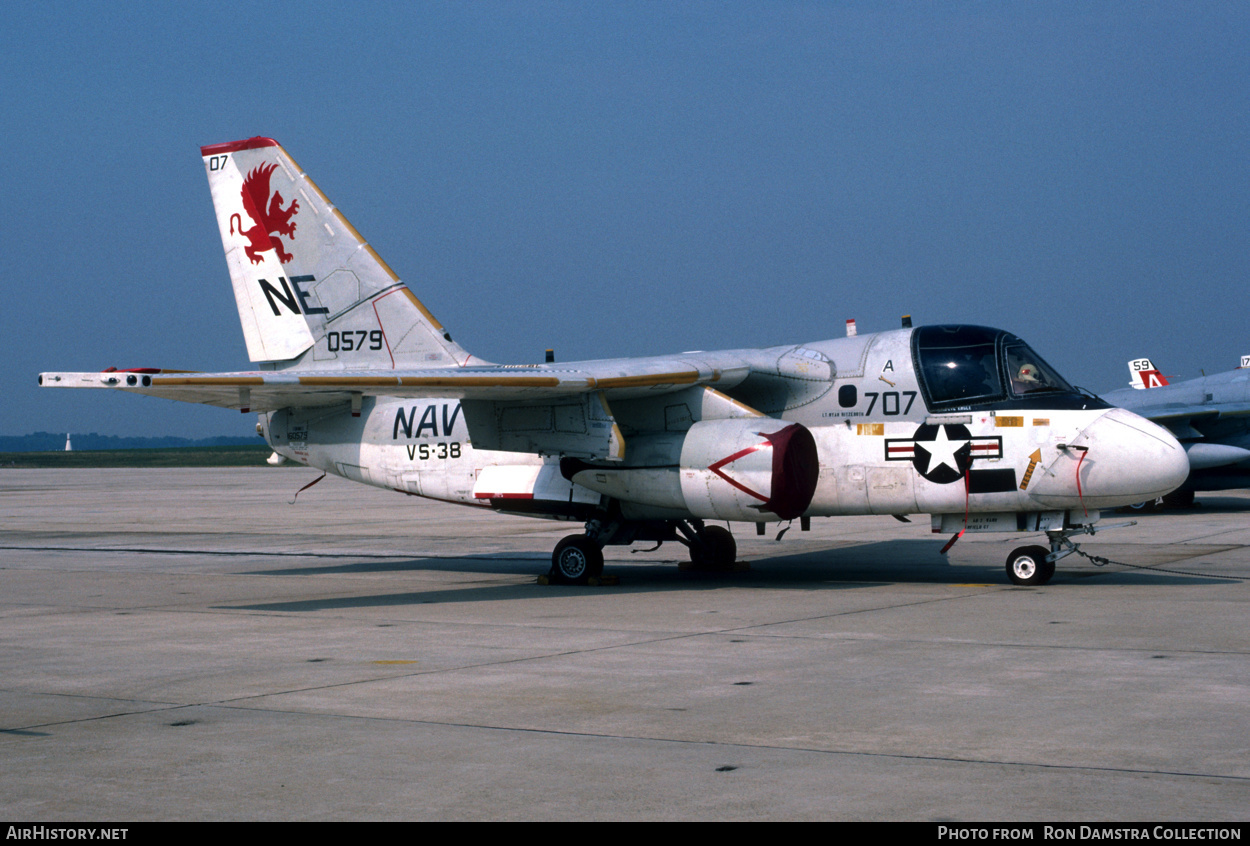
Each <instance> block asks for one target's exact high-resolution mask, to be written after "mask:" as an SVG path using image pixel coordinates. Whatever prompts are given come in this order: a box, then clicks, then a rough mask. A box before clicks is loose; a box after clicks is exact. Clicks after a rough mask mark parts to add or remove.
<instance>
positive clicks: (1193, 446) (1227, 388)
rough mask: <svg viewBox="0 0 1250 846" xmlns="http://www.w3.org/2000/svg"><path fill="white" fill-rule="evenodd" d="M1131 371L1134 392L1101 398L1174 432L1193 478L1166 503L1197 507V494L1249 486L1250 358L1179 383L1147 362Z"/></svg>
mask: <svg viewBox="0 0 1250 846" xmlns="http://www.w3.org/2000/svg"><path fill="white" fill-rule="evenodd" d="M1128 370H1129V384H1130V385H1131V386H1132V388H1133V390H1128V389H1122V390H1119V391H1112V392H1111V393H1109V394H1106V395H1105V396H1104V397H1103V398H1104V399H1105V400H1107V402H1109V403H1111V404H1113V405H1116V406H1119V407H1120V408H1127V409H1129V410H1130V411H1133V412H1135V413H1137V414H1140V415H1141V416H1142V417H1145V418H1147V419H1148V420H1153V421H1154V422H1156V423H1158V424H1159V425H1161V426H1165V427H1166V428H1168V429H1169V430H1171V432H1172V434H1174V435H1175V436H1176V437H1177V438H1178V439H1179V440H1180V442H1181V446H1183V447H1184V449H1185V452H1186V454H1187V455H1188V456H1189V471H1190V472H1189V478H1188V479H1186V480H1185V484H1184V485H1182V486H1181V487H1180V488H1178V489H1177V490H1175V491H1173V492H1172V493H1170V494H1166V495H1165V496H1163V497H1162V498H1161V500H1160V501H1161V503H1162V504H1164V505H1178V506H1188V505H1193V502H1194V492H1195V491H1223V490H1232V489H1235V488H1250V356H1247V355H1243V356H1242V357H1241V363H1240V364H1239V366H1238V367H1237V368H1236V369H1234V370H1229V371H1227V372H1225V373H1217V374H1215V375H1213V376H1204V377H1202V378H1200V379H1189V380H1187V381H1184V382H1178V383H1176V384H1171V383H1170V382H1169V381H1168V379H1167V377H1166V376H1164V375H1163V374H1162V373H1160V372H1159V369H1158V368H1157V367H1155V366H1154V364H1153V363H1151V361H1150V359H1148V358H1135V359H1133V360H1132V361H1130V362H1129V363H1128ZM1155 504H1156V501H1155V500H1147V501H1145V502H1142V503H1137V504H1135V506H1134V507H1136V508H1143V509H1150V508H1152V507H1154V505H1155Z"/></svg>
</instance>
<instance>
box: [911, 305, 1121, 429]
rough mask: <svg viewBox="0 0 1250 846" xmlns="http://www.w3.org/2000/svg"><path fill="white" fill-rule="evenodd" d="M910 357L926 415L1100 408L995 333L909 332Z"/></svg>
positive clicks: (965, 329) (971, 329) (1022, 346)
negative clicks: (957, 411) (982, 409)
mask: <svg viewBox="0 0 1250 846" xmlns="http://www.w3.org/2000/svg"><path fill="white" fill-rule="evenodd" d="M912 356H913V358H914V360H915V364H916V372H917V373H918V374H919V375H920V389H921V391H922V392H923V394H924V398H925V403H926V404H927V406H928V408H929V409H930V410H931V411H955V410H962V409H965V408H966V409H971V408H990V409H1017V408H1018V409H1028V408H1039V409H1040V408H1055V409H1065V408H1104V407H1106V404H1105V403H1103V402H1102V401H1101V400H1098V399H1096V398H1093V397H1091V396H1089V395H1087V394H1082V393H1081V392H1080V391H1078V390H1077V389H1076V388H1073V387H1072V386H1071V385H1069V384H1068V382H1067V381H1066V380H1065V379H1064V378H1063V377H1062V376H1060V375H1059V373H1058V372H1057V371H1056V370H1055V369H1054V368H1053V367H1051V366H1050V365H1049V364H1047V363H1046V362H1045V361H1044V360H1043V359H1042V357H1041V356H1039V355H1038V354H1037V353H1036V352H1034V351H1033V350H1032V348H1030V347H1029V345H1028V344H1026V343H1025V342H1024V341H1022V340H1020V339H1019V338H1017V337H1016V336H1015V335H1012V334H1011V333H1010V332H1004V331H1002V330H1001V329H990V328H987V327H985V326H922V327H920V328H919V329H916V330H915V331H914V332H912Z"/></svg>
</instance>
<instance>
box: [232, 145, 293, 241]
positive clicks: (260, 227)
mask: <svg viewBox="0 0 1250 846" xmlns="http://www.w3.org/2000/svg"><path fill="white" fill-rule="evenodd" d="M277 168H278V166H277V165H276V164H269V165H260V166H259V167H257V168H256V169H255V170H253V171H252V172H251V173H249V174H248V175H247V178H245V179H244V180H243V191H242V194H243V210H244V211H246V212H247V214H248V217H250V218H251V219H252V220H254V221H256V224H255V225H254V226H252V228H250V229H244V228H243V218H242V217H240V216H239V214H238V212H235V213H234V214H232V215H230V234H231V235H233V234H234V225H235V223H236V222H237V223H238V224H239V234H241V235H243V236H244V237H246V238H247V240H248V245H247V246H246V247H245V248H244V250H243V251H244V252H246V253H247V257H248V258H249V259H251V260H252V264H260V262H261V256H260V254H261V253H263V252H264V251H265V250H276V251H277V254H278V261H281V262H283V263H285V262H288V261H290V260H291V259H293V258H295V257H294V256H293V255H291V254H290V253H288V252H286V251H285V250H284V249H282V241H281V240H280V239H279V238H278V237H277V236H278V235H285V236H286V237H288V238H291V239H292V240H294V238H295V224H294V223H292V222H291V218H292V217H294V216H295V214H296V213H297V212H298V211H299V200H292V201H291V205H289V206H288V207H286V208H285V209H284V208H282V195H281V194H279V193H278V192H277V191H274V192H273V197H270V196H269V177H270V175H271V174H272V173H273V172H274V171H275V170H277ZM266 201H268V203H269V206H268V208H267V209H266V207H265V202H266Z"/></svg>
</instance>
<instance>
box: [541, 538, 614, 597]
mask: <svg viewBox="0 0 1250 846" xmlns="http://www.w3.org/2000/svg"><path fill="white" fill-rule="evenodd" d="M602 573H603V550H602V549H600V548H599V544H597V543H595V542H594V541H592V540H591V539H590V538H588V537H586V536H585V535H569V536H568V537H567V538H565V539H564V540H562V541H560V542H559V543H558V544H556V548H555V551H554V552H552V553H551V575H553V576H555V577H556V578H557V579H559V580H560V581H562V582H567V583H569V584H573V585H584V584H586V582H588V581H590V578H591V577H592V576H596V577H597V576H599V575H600V574H602Z"/></svg>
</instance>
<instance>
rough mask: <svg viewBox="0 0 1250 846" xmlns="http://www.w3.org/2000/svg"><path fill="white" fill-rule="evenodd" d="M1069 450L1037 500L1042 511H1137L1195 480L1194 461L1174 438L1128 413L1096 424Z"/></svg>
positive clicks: (1115, 414)
mask: <svg viewBox="0 0 1250 846" xmlns="http://www.w3.org/2000/svg"><path fill="white" fill-rule="evenodd" d="M1066 446H1067V449H1062V450H1060V451H1059V456H1058V457H1057V458H1056V459H1055V460H1054V462H1053V463H1052V464H1051V465H1050V466H1049V467H1048V468H1047V473H1046V477H1045V478H1044V479H1043V482H1042V484H1040V485H1038V486H1037V490H1036V491H1035V493H1034V494H1033V498H1034V499H1036V500H1037V501H1038V502H1039V503H1040V504H1042V505H1047V506H1051V507H1072V506H1073V505H1076V504H1077V503H1078V502H1080V503H1081V504H1083V505H1084V506H1085V507H1086V508H1115V507H1117V506H1121V505H1133V504H1134V503H1138V502H1143V501H1145V500H1149V499H1154V498H1156V497H1160V496H1163V495H1164V494H1166V493H1170V492H1171V491H1173V490H1175V489H1176V488H1178V487H1180V486H1181V484H1182V483H1183V482H1184V481H1185V477H1186V476H1188V475H1189V459H1188V458H1187V457H1186V455H1185V450H1184V449H1183V448H1182V447H1181V445H1180V442H1178V441H1177V440H1176V438H1174V437H1173V436H1172V433H1171V432H1169V431H1168V430H1167V429H1164V428H1163V427H1161V426H1156V425H1155V424H1154V423H1151V422H1150V421H1149V420H1146V419H1144V418H1142V417H1138V416H1137V415H1136V414H1133V413H1132V412H1131V411H1125V410H1124V409H1122V408H1113V409H1111V410H1110V411H1108V412H1107V413H1106V414H1104V415H1102V416H1101V417H1099V418H1097V419H1096V420H1094V421H1093V422H1092V423H1090V424H1089V425H1088V426H1086V427H1085V428H1084V429H1083V430H1082V431H1081V433H1080V434H1079V435H1077V436H1076V437H1075V438H1073V439H1072V440H1071V442H1070V443H1069V444H1067V445H1066ZM1081 447H1084V449H1081ZM1082 455H1084V460H1082ZM1078 467H1079V468H1080V487H1079V489H1078V486H1077V468H1078Z"/></svg>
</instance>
